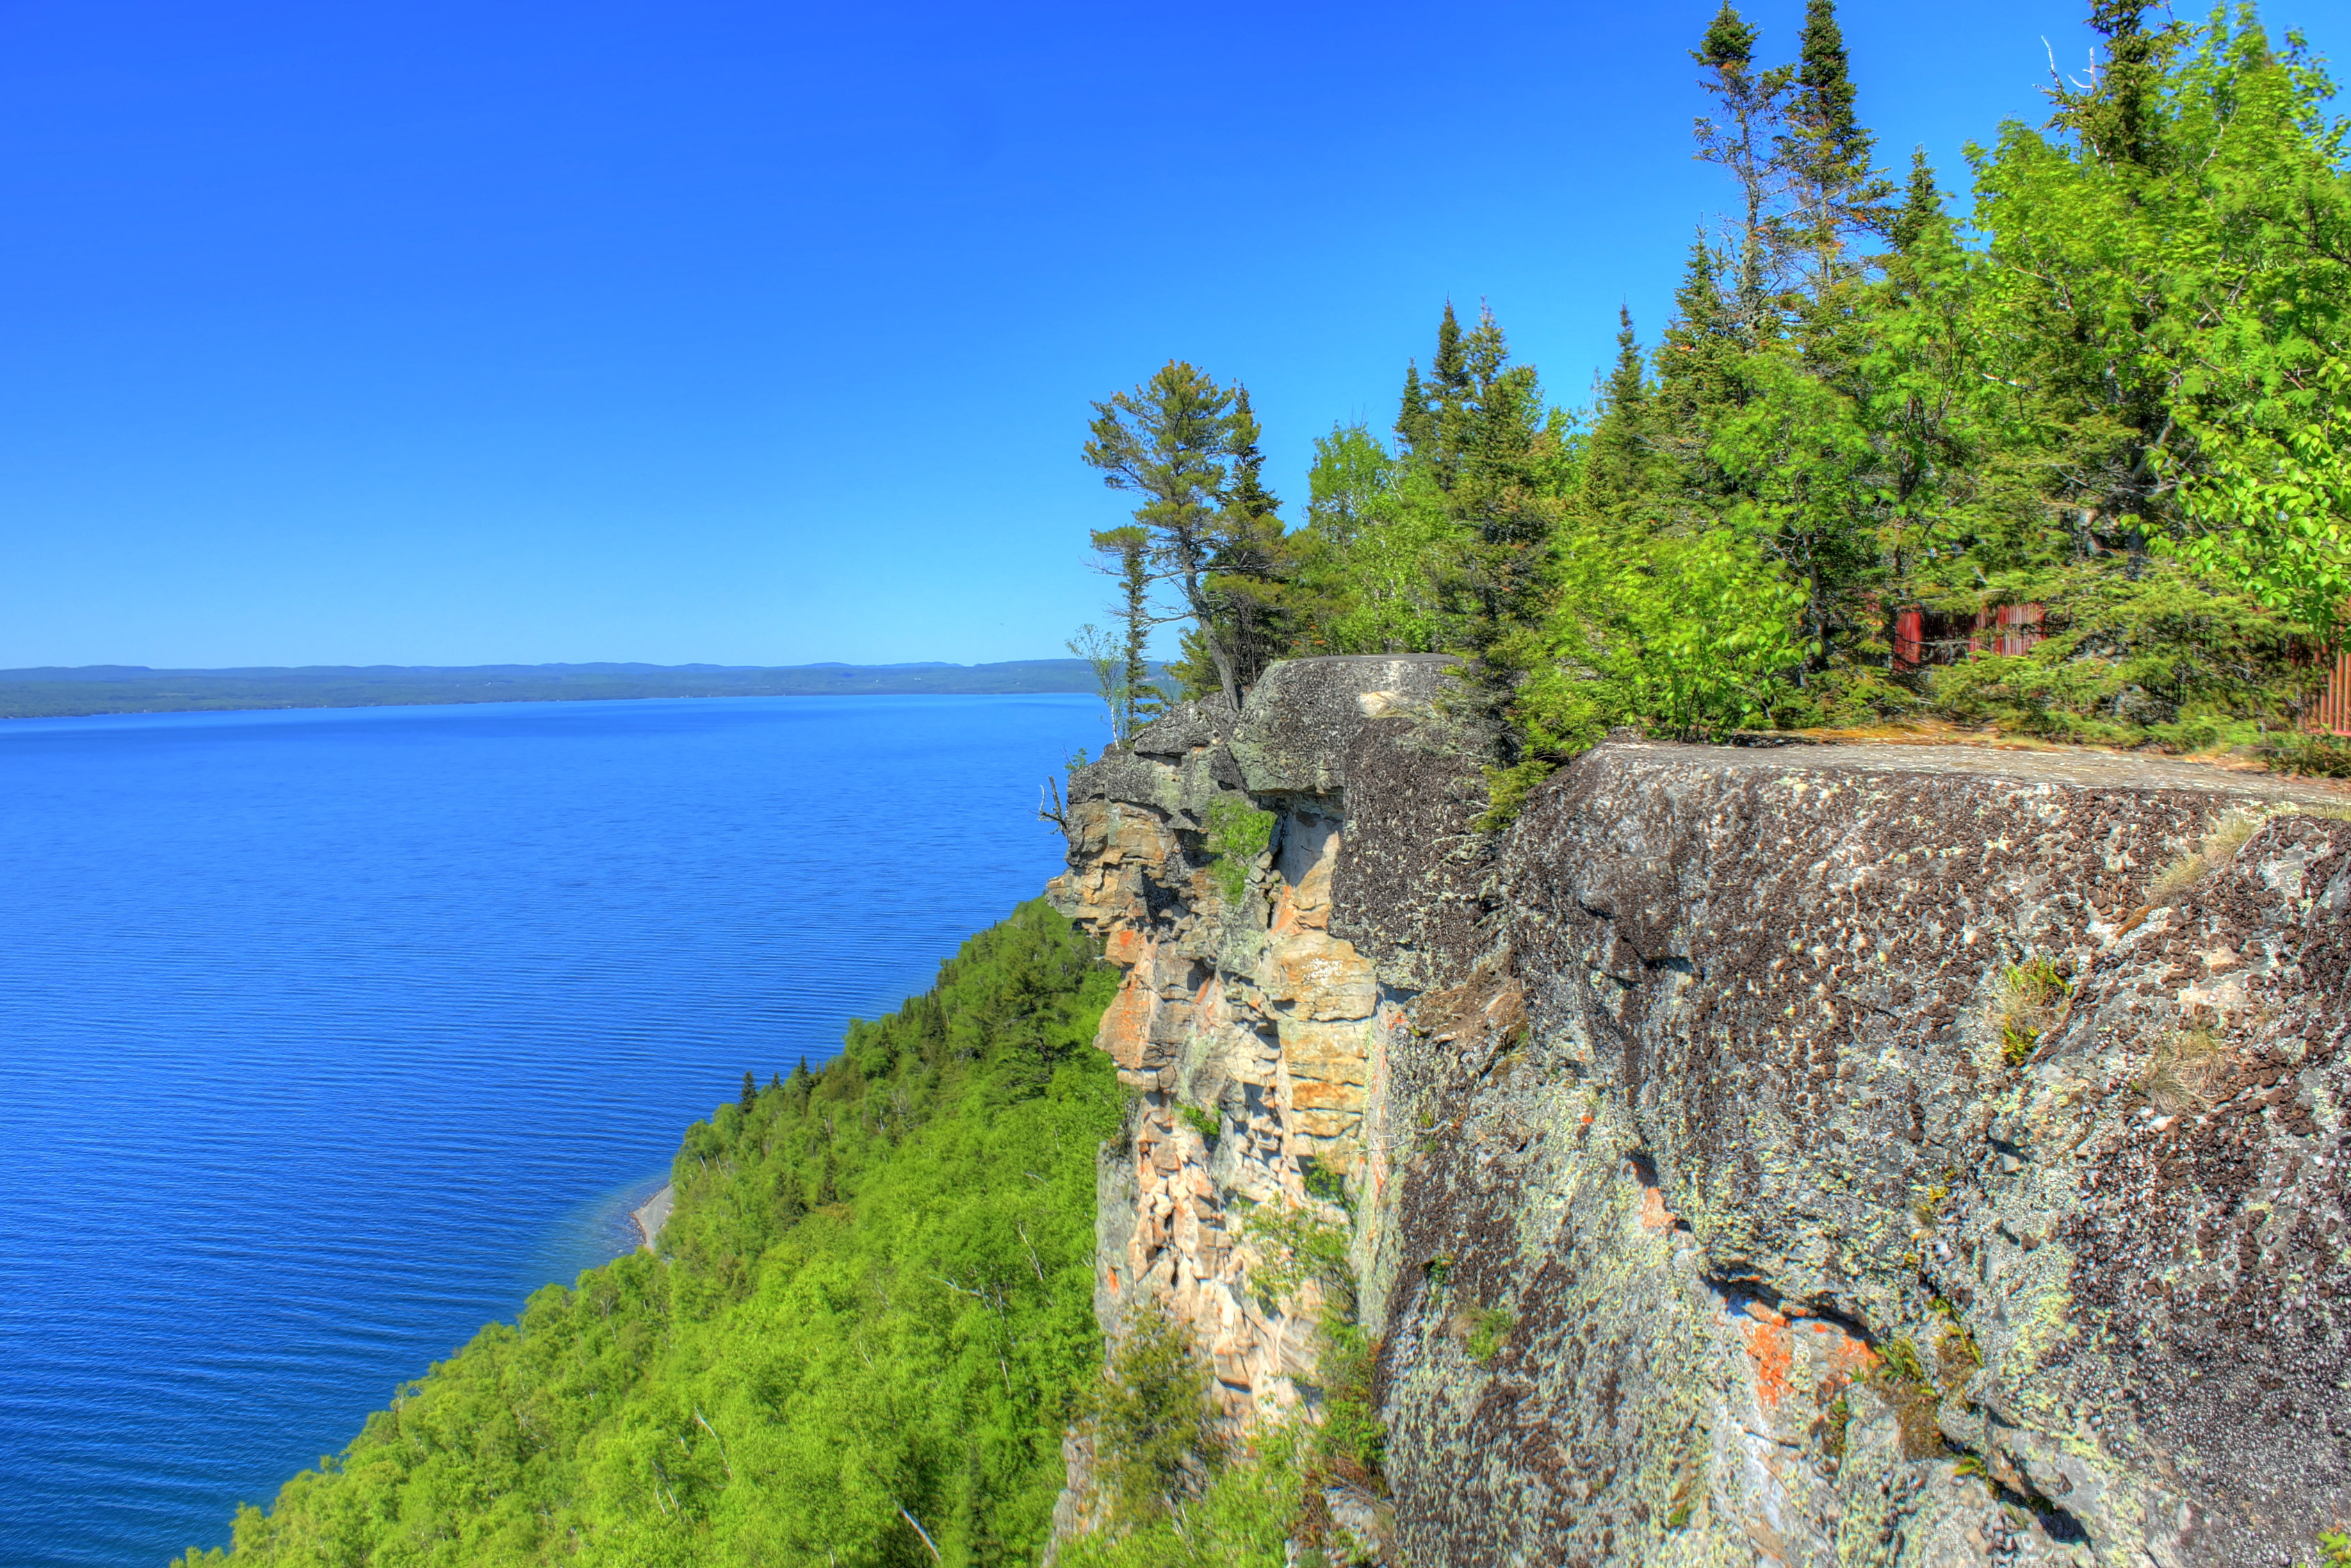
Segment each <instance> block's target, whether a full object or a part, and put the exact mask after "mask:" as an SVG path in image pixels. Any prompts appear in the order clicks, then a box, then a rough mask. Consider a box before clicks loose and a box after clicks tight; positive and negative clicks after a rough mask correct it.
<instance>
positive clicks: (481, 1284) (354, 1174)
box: [0, 696, 1100, 1568]
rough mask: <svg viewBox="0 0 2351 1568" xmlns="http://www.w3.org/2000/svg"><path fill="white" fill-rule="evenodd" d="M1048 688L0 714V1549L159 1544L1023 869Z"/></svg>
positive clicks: (1039, 845)
mask: <svg viewBox="0 0 2351 1568" xmlns="http://www.w3.org/2000/svg"><path fill="white" fill-rule="evenodd" d="M1097 712H1098V707H1097V705H1095V704H1093V703H1092V701H1091V700H1090V699H1083V698H1079V697H1061V696H1041V697H917V696H909V697H747V698H721V699H710V700H703V701H694V702H626V703H617V702H616V703H549V704H517V705H502V706H478V707H434V708H369V709H342V710H328V711H314V712H301V713H277V714H205V715H161V716H139V717H131V718H91V719H62V720H36V721H16V722H11V723H6V724H0V1202H5V1213H6V1216H7V1219H8V1222H9V1228H10V1235H9V1236H8V1239H7V1241H6V1243H5V1245H0V1469H5V1479H4V1480H0V1563H5V1564H6V1565H8V1568H63V1565H66V1564H95V1563H104V1564H110V1565H112V1564H147V1565H156V1568H160V1565H161V1564H162V1563H163V1562H164V1561H165V1560H166V1559H168V1558H169V1557H170V1556H172V1554H173V1553H175V1552H179V1551H180V1550H182V1549H183V1548H185V1547H186V1546H188V1545H190V1544H192V1543H193V1544H203V1545H224V1544H225V1543H226V1541H227V1521H228V1518H229V1515H230V1513H231V1511H232V1510H233V1508H234V1507H235V1504H236V1503H237V1502H238V1501H240V1500H251V1501H259V1502H266V1500H268V1499H269V1498H270V1497H272V1496H273V1495H275V1493H276V1491H277V1487H278V1486H279V1485H280V1484H281V1483H282V1482H283V1481H284V1480H285V1479H286V1478H287V1476H288V1475H289V1474H291V1473H292V1472H293V1471H294V1470H295V1469H298V1468H300V1467H301V1466H303V1465H305V1464H308V1463H311V1462H313V1461H315V1460H316V1459H317V1458H318V1457H319V1455H320V1454H322V1453H326V1452H329V1451H331V1450H335V1449H339V1448H341V1447H342V1445H343V1444H344V1443H345V1442H346V1441H348V1440H349V1439H350V1437H351V1436H352V1434H353V1433H354V1432H355V1431H356V1430H357V1429H358V1427H359V1424H360V1421H361V1420H362V1419H363V1418H364V1417H365V1416H366V1415H367V1413H368V1412H369V1411H370V1410H371V1409H373V1408H375V1407H377V1406H381V1405H382V1404H384V1403H385V1402H386V1401H387V1399H388V1398H389V1397H390V1396H391V1394H392V1390H393V1387H394V1386H395V1385H397V1384H398V1383H400V1382H401V1381H402V1380H403V1379H405V1378H408V1377H411V1376H413V1375H417V1374H418V1373H421V1372H422V1371H423V1369H424V1367H425V1365H426V1364H428V1363H430V1362H431V1361H433V1360H434V1359H435V1358H438V1357H442V1356H445V1355H446V1354H449V1352H450V1351H451V1350H452V1349H454V1348H455V1346H456V1345H458V1344H459V1343H462V1342H463V1341H464V1340H465V1338H467V1337H468V1336H469V1335H470V1334H471V1333H473V1331H474V1330H475V1328H477V1327H479V1326H480V1325H481V1323H483V1322H485V1321H486V1320H488V1319H491V1318H496V1317H506V1318H510V1317H512V1316H513V1315H514V1313H515V1312H517V1310H518V1308H519V1307H520V1305H521V1302H522V1300H523V1298H524V1297H525V1296H526V1295H527V1294H528V1293H529V1291H531V1290H533V1289H534V1288H536V1287H537V1286H538V1285H540V1284H542V1283H544V1282H546V1281H549V1280H556V1279H560V1280H565V1281H569V1279H570V1277H571V1276H572V1275H573V1274H574V1273H576V1272H577V1271H578V1270H580V1269H581V1268H584V1267H587V1266H589V1265H591V1264H594V1263H597V1262H601V1261H602V1260H604V1259H605V1258H608V1257H610V1256H611V1255H612V1254H614V1253H615V1252H617V1251H619V1250H621V1249H623V1248H625V1247H626V1246H628V1245H630V1244H631V1243H632V1240H633V1235H632V1232H630V1231H629V1230H628V1228H627V1221H626V1211H627V1208H628V1207H629V1206H630V1205H631V1204H632V1203H633V1202H635V1201H639V1200H641V1199H642V1197H643V1196H644V1195H645V1194H646V1193H647V1192H649V1191H650V1190H651V1189H652V1188H653V1186H656V1185H658V1182H659V1180H660V1176H661V1173H662V1172H663V1171H664V1169H665V1168H666V1167H667V1165H668V1161H669V1156H670V1154H671V1153H672V1151H673V1150H674V1148H675V1146H676V1144H677V1140H678V1136H679V1134H680V1133H681V1132H682V1131H683V1129H684V1124H686V1123H687V1122H689V1121H691V1120H693V1119H694V1118H695V1117H696V1116H700V1115H705V1114H707V1113H708V1112H709V1110H710V1108H711V1107H712V1106H713V1105H714V1104H716V1103H717V1102H719V1101H720V1100H723V1099H728V1098H731V1097H732V1096H733V1095H734V1093H735V1092H736V1090H737V1086H738V1085H739V1084H740V1082H741V1080H742V1075H743V1072H744V1071H745V1070H746V1069H751V1070H754V1071H758V1073H759V1075H760V1078H761V1080H762V1081H763V1082H764V1081H765V1079H766V1077H767V1075H768V1073H769V1072H770V1071H778V1070H783V1071H789V1069H790V1067H791V1064H792V1063H793V1061H796V1060H798V1059H799V1057H800V1056H802V1055H803V1054H805V1055H806V1056H807V1057H808V1058H809V1059H810V1061H811V1062H815V1061H820V1060H821V1059H822V1058H824V1057H826V1056H829V1055H831V1053H832V1051H834V1050H835V1049H836V1048H837V1045H838V1043H839V1040H840V1036H841V1025H842V1022H843V1020H845V1019H848V1018H850V1017H852V1016H867V1017H871V1016H872V1015H874V1014H876V1013H879V1012H882V1011H883V1010H886V1009H890V1008H893V1007H894V1006H896V1004H897V1003H898V1001H899V1000H900V999H901V998H904V996H906V995H907V994H908V993H909V992H911V991H914V990H919V989H921V988H923V986H925V984H926V983H927V982H928V979H929V977H930V974H931V971H932V969H933V968H934V967H935V966H936V964H937V963H938V961H939V959H941V958H942V957H944V956H946V955H947V954H949V953H951V952H953V951H954V949H955V946H956V943H957V942H958V941H960V940H961V939H962V938H963V937H964V936H967V935H968V934H969V933H971V932H972V931H974V930H976V929H977V928H978V927H979V926H982V925H987V924H988V923H989V922H991V921H994V920H996V919H997V918H998V917H999V916H1001V915H1003V914H1004V913H1005V912H1006V911H1007V910H1008V909H1009V908H1010V907H1011V905H1012V904H1015V903H1018V902H1019V901H1020V900H1021V899H1024V898H1028V897H1031V896H1033V895H1034V894H1036V892H1037V891H1038V889H1039V887H1040V885H1041V884H1042V883H1043V881H1044V879H1045V878H1046V877H1048V876H1050V874H1052V873H1053V871H1054V870H1055V869H1056V868H1057V866H1058V863H1059V862H1058V841H1057V840H1056V839H1055V838H1054V837H1053V836H1052V835H1051V834H1050V832H1048V831H1045V829H1044V828H1043V827H1042V825H1041V824H1040V823H1039V822H1038V821H1036V820H1035V816H1034V811H1035V806H1036V796H1037V788H1038V782H1039V780H1040V779H1041V778H1042V777H1043V776H1044V775H1045V774H1046V773H1047V772H1048V771H1050V770H1051V769H1053V768H1056V767H1057V766H1058V765H1059V763H1060V762H1061V758H1063V757H1065V756H1066V755H1067V754H1068V753H1069V752H1070V751H1071V750H1073V749H1075V748H1076V747H1079V746H1081V745H1090V744H1092V743H1093V742H1094V741H1095V740H1096V739H1097V737H1098V732H1099V729H1100V724H1099V721H1098V719H1097V718H1096V713H1097Z"/></svg>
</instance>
